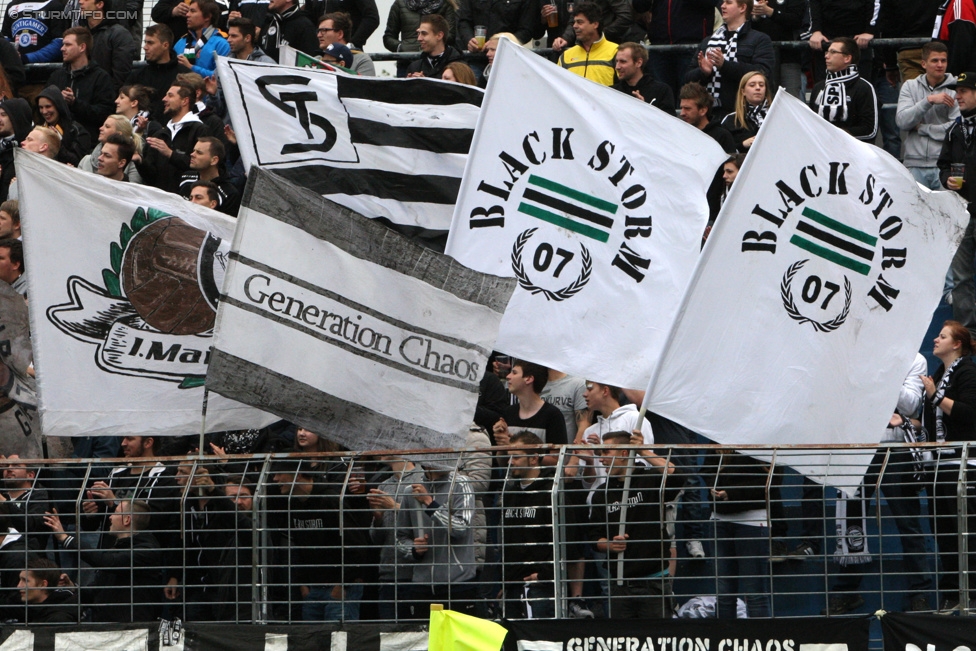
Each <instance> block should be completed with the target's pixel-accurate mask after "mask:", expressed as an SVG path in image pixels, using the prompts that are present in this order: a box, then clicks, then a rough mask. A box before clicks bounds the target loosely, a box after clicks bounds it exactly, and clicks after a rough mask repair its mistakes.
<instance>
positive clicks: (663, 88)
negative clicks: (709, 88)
mask: <svg viewBox="0 0 976 651" xmlns="http://www.w3.org/2000/svg"><path fill="white" fill-rule="evenodd" d="M646 65H647V48H645V47H644V46H643V45H641V44H640V43H633V42H630V43H621V44H620V46H619V47H618V48H617V57H616V59H615V62H614V69H615V70H616V71H617V79H618V81H617V83H615V84H614V85H613V88H614V90H619V91H620V92H622V93H627V94H629V95H632V96H634V97H636V98H637V99H639V100H641V101H642V102H646V103H647V104H651V105H653V106H655V107H657V108H659V109H661V110H662V111H664V112H665V113H667V114H668V115H674V93H672V92H671V87H670V86H668V85H667V84H663V83H661V82H659V81H656V80H655V79H654V78H653V77H651V75H650V74H648V73H647V72H646V71H645V70H644V68H645V67H646Z"/></svg>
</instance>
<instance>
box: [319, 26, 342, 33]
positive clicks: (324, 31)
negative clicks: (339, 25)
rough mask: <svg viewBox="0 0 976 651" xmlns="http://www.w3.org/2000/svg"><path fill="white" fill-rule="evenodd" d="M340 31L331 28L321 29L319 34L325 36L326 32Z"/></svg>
mask: <svg viewBox="0 0 976 651" xmlns="http://www.w3.org/2000/svg"><path fill="white" fill-rule="evenodd" d="M338 31H339V30H338V29H333V28H331V27H319V31H318V33H319V34H325V33H326V32H338Z"/></svg>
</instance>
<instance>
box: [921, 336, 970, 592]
mask: <svg viewBox="0 0 976 651" xmlns="http://www.w3.org/2000/svg"><path fill="white" fill-rule="evenodd" d="M933 353H934V354H935V356H936V357H938V358H939V359H940V360H941V361H942V364H941V365H940V366H939V368H938V369H936V371H935V374H934V375H932V376H931V377H930V376H925V377H923V378H922V383H923V384H924V386H925V411H924V421H923V423H924V424H925V428H926V430H927V431H928V433H929V438H930V439H934V440H937V441H939V442H940V443H941V442H945V443H961V442H966V441H976V364H973V360H972V359H971V358H970V355H972V354H973V346H972V338H971V336H970V334H969V330H967V329H966V328H965V327H964V326H963V325H962V324H961V323H959V322H958V321H946V322H945V325H944V326H943V327H942V330H941V331H940V332H939V334H938V336H937V337H936V338H935V345H934V347H933ZM961 454H962V450H961V449H960V448H958V447H952V448H945V449H941V450H939V460H938V463H937V465H936V474H935V510H934V514H933V515H934V518H933V521H934V527H933V530H934V531H935V538H936V542H937V544H938V548H939V560H940V561H941V562H942V575H941V576H940V577H939V589H940V590H941V591H942V593H943V594H942V597H941V599H942V601H941V602H940V603H941V610H942V611H952V610H956V609H958V608H959V594H958V591H959V538H958V536H959V532H960V528H962V531H964V532H973V531H976V499H974V498H973V497H972V496H971V494H970V492H969V489H970V487H971V484H972V483H974V482H976V468H974V467H973V465H972V464H973V463H976V461H969V464H970V467H969V468H967V470H966V473H965V474H964V475H962V479H963V481H965V482H966V484H967V491H966V493H967V497H966V500H967V505H966V506H967V508H968V517H967V518H966V522H964V523H961V522H960V515H959V513H960V509H959V505H958V502H957V497H956V495H957V482H958V481H959V480H960V475H961V473H960V468H959V462H960V455H961ZM969 567H970V568H976V545H972V544H971V545H970V547H969ZM969 606H970V607H972V606H973V601H972V600H971V601H970V603H969Z"/></svg>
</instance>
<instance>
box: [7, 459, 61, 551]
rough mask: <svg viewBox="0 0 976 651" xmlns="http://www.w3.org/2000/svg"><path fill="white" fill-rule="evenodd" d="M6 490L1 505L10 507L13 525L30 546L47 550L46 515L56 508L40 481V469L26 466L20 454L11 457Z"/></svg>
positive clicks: (48, 535) (8, 464)
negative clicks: (5, 504)
mask: <svg viewBox="0 0 976 651" xmlns="http://www.w3.org/2000/svg"><path fill="white" fill-rule="evenodd" d="M3 487H4V490H3V492H2V493H0V502H7V503H8V504H9V505H10V518H11V522H12V523H13V524H14V526H15V527H16V528H17V530H18V531H20V532H21V533H23V534H24V535H25V536H26V537H27V543H28V546H30V547H31V548H33V549H47V543H48V539H49V538H50V532H49V531H48V529H47V527H46V526H45V525H44V513H45V512H46V511H48V510H50V509H51V508H52V507H51V501H50V497H49V496H48V492H47V489H46V488H44V486H42V485H41V484H40V482H38V481H37V468H33V467H30V466H27V465H26V464H24V463H22V462H21V461H20V457H19V456H17V455H16V454H12V455H10V456H8V457H7V465H6V466H4V469H3Z"/></svg>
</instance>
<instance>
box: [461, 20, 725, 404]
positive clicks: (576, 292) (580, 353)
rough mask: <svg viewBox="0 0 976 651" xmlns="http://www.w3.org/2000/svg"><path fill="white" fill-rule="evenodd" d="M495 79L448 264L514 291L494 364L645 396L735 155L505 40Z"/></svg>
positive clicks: (675, 121) (464, 188)
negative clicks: (711, 204) (642, 390)
mask: <svg viewBox="0 0 976 651" xmlns="http://www.w3.org/2000/svg"><path fill="white" fill-rule="evenodd" d="M490 79H491V81H490V82H489V88H488V93H487V95H486V96H485V104H484V109H483V110H482V113H481V117H480V118H479V121H478V127H477V129H476V132H475V139H474V143H473V144H472V148H471V156H470V157H469V158H468V165H467V167H466V168H465V172H464V174H465V176H464V184H463V186H462V188H461V193H460V195H459V196H458V203H457V208H456V209H455V212H454V221H453V223H452V225H451V233H450V235H449V237H448V244H447V253H448V255H451V256H453V257H454V258H455V259H457V260H459V261H460V262H462V263H463V264H465V265H467V266H469V267H471V268H472V269H477V270H479V271H483V272H485V273H493V274H498V275H505V276H514V277H515V278H516V279H517V280H518V284H519V288H518V289H517V290H515V294H514V295H513V297H512V301H511V304H510V305H509V309H508V311H507V312H506V313H505V318H504V319H503V320H502V326H501V331H500V332H499V335H498V343H497V344H496V346H497V349H498V350H502V351H505V352H506V353H508V354H511V355H515V356H517V357H521V358H523V359H527V360H531V361H534V362H538V363H540V364H545V365H547V366H550V367H552V368H556V369H559V370H561V371H565V372H567V373H570V374H572V375H578V376H580V377H586V378H589V379H592V380H596V381H599V382H605V383H607V384H612V385H616V386H623V387H642V386H645V385H646V384H647V380H648V378H649V377H650V369H651V366H652V360H654V359H655V358H656V357H657V356H658V355H659V354H660V352H661V345H662V344H663V342H664V337H665V335H666V334H667V330H668V327H669V326H670V324H671V321H672V319H673V318H674V314H675V310H676V309H677V306H678V302H679V301H680V299H681V295H682V292H683V291H684V289H685V285H686V284H687V281H688V278H689V277H690V275H691V271H692V269H693V268H694V264H695V260H696V259H697V258H698V252H699V249H700V248H701V237H702V232H703V231H704V229H705V224H706V222H707V219H708V206H707V203H706V200H705V191H706V189H707V188H708V185H709V183H710V182H711V180H712V178H713V176H714V174H715V170H716V169H718V167H719V165H721V164H722V162H723V161H724V160H725V158H726V157H727V156H726V154H725V153H724V152H723V151H722V149H721V148H720V147H719V146H718V145H717V144H716V143H715V141H714V140H712V139H711V138H709V137H708V136H706V135H704V134H703V133H702V132H701V131H699V130H698V129H695V128H694V127H692V126H690V125H688V124H685V123H684V122H682V121H681V120H679V119H677V118H676V117H674V116H672V115H667V114H666V113H664V112H662V111H661V110H660V109H657V108H654V107H652V106H649V105H647V104H645V103H644V102H641V101H639V100H637V99H636V98H634V97H630V96H629V95H627V94H625V93H621V92H618V91H615V90H612V89H610V88H606V87H604V86H600V85H598V84H594V83H593V82H591V81H588V80H586V79H583V78H582V77H579V76H577V75H574V74H572V73H569V72H567V71H565V70H562V69H561V68H558V67H555V66H553V65H552V64H551V63H549V62H548V61H546V60H545V59H543V58H541V57H539V56H538V55H536V54H533V53H532V52H530V51H528V50H525V49H523V48H520V47H518V46H515V45H513V44H511V43H509V42H507V41H505V39H502V42H500V43H499V49H498V53H497V55H496V59H495V64H494V68H493V69H492V74H491V77H490ZM526 106H531V107H532V110H531V111H526V110H524V107H526Z"/></svg>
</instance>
